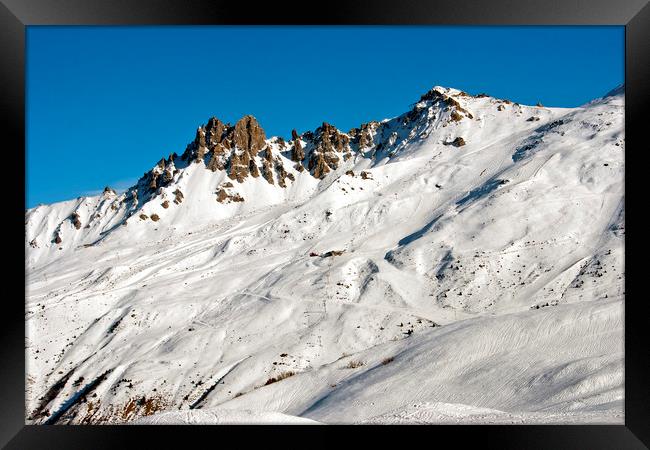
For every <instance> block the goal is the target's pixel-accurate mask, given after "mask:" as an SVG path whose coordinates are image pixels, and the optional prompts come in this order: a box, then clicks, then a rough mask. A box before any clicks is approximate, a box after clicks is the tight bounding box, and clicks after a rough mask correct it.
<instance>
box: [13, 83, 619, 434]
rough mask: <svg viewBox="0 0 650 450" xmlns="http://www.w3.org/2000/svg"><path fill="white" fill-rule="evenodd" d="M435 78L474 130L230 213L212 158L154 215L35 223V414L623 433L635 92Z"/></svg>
mask: <svg viewBox="0 0 650 450" xmlns="http://www.w3.org/2000/svg"><path fill="white" fill-rule="evenodd" d="M439 89H441V90H442V91H444V92H446V93H447V94H449V95H452V96H454V98H456V99H457V100H458V101H459V102H460V104H462V107H463V108H465V110H467V111H469V112H470V113H471V116H472V118H469V117H463V118H462V120H460V121H445V120H442V119H443V118H444V117H445V113H444V112H441V111H436V112H435V113H436V114H435V118H434V117H433V116H431V113H430V116H429V117H430V118H431V120H429V121H428V122H426V124H425V125H426V126H424V127H423V128H421V129H418V130H416V131H417V133H416V132H413V133H411V134H409V135H408V136H406V134H405V135H404V136H401V135H400V133H402V131H401V130H400V129H399V128H398V127H397V125H395V130H396V131H395V132H394V133H393V134H392V135H390V137H389V138H388V139H389V143H390V142H391V139H392V142H393V143H394V142H402V143H401V144H395V148H394V149H393V151H392V152H391V153H390V154H386V153H385V152H384V153H382V152H380V151H374V152H371V153H372V154H362V153H357V154H356V155H355V156H354V157H353V158H351V159H349V160H348V161H345V162H344V163H342V165H341V166H340V167H339V168H338V169H337V170H335V171H333V172H331V173H329V174H328V175H327V176H326V177H325V178H324V179H322V180H319V179H316V178H314V177H312V176H311V175H310V174H309V173H307V172H301V173H299V172H297V171H293V172H292V173H294V174H295V181H294V182H292V183H291V184H290V185H289V186H288V187H287V188H286V189H282V188H279V187H277V186H274V185H270V184H269V183H267V182H266V181H265V180H264V179H262V178H255V179H252V178H251V179H247V180H246V181H245V182H244V183H241V184H239V183H238V184H237V186H236V190H237V192H238V193H239V194H241V195H242V196H243V197H244V198H245V201H244V202H237V203H224V204H222V203H218V202H216V201H215V198H214V189H215V188H216V187H217V186H218V185H219V184H220V183H222V182H223V181H227V178H226V174H225V172H223V171H217V172H214V173H213V172H211V171H209V170H205V167H204V166H203V163H200V164H193V165H189V166H188V167H186V168H183V170H181V171H180V173H179V174H176V175H175V179H174V185H173V186H172V187H169V188H165V189H166V190H168V192H167V191H165V190H163V191H164V192H167V195H170V196H171V198H173V194H172V191H173V190H174V189H176V188H179V189H181V190H182V192H183V194H184V200H183V202H182V203H180V204H179V205H172V207H169V208H163V207H161V206H160V201H158V200H156V201H153V200H152V201H150V202H148V203H146V204H144V205H140V206H139V208H141V209H140V210H139V212H138V213H140V212H142V213H145V214H147V215H148V216H151V215H152V214H158V215H159V216H160V220H159V221H157V222H152V221H151V220H141V219H139V217H138V214H135V215H132V216H130V217H128V219H127V215H126V214H125V211H124V210H123V209H120V208H118V207H115V206H111V205H114V204H116V202H115V198H116V197H117V196H116V195H115V194H113V193H111V192H106V193H105V194H103V195H101V196H97V197H86V198H79V199H77V200H72V201H68V202H62V203H56V204H53V205H42V206H39V207H37V208H34V209H31V210H29V211H27V213H26V237H25V246H26V271H27V280H26V282H27V304H26V322H27V344H26V347H27V350H26V351H27V382H26V386H27V411H28V418H27V422H28V423H121V422H129V421H133V420H135V419H138V418H140V417H141V416H149V415H152V414H156V415H153V416H151V417H150V418H147V419H142V420H143V421H144V422H143V423H170V421H172V422H176V423H232V422H267V423H268V422H273V423H296V421H300V420H301V419H299V418H304V419H310V420H313V421H317V422H320V423H450V422H452V423H477V422H478V423H552V422H554V423H558V422H559V423H578V422H590V423H622V422H623V306H624V304H623V296H624V267H623V254H624V253H623V252H624V246H623V240H624V189H623V177H624V146H625V143H624V131H623V95H622V92H614V93H613V94H612V95H609V96H606V97H604V98H602V99H598V100H595V101H593V102H591V103H589V104H587V105H584V106H583V107H580V108H572V109H563V108H545V107H531V106H523V105H517V104H512V103H509V102H503V101H500V100H498V99H494V98H491V97H483V96H478V97H468V96H462V95H459V91H457V90H453V89H442V88H439ZM535 117H536V118H538V120H536V119H534V118H535ZM531 118H533V119H531ZM394 123H397V122H396V119H391V120H390V121H387V122H383V124H384V127H385V129H384V132H386V130H388V131H390V130H391V129H392V128H391V127H393V124H394ZM387 136H388V135H387ZM458 136H461V137H463V139H464V140H465V142H466V145H464V146H461V147H455V146H452V145H445V144H446V143H448V142H450V141H452V140H453V139H455V138H456V137H458ZM399 139H402V140H401V141H399ZM289 165H290V162H289V163H287V164H285V166H289ZM291 170H293V169H291ZM349 170H352V171H353V172H354V175H351V174H346V172H347V171H349ZM361 170H364V171H366V172H367V173H368V174H369V176H367V177H366V178H365V179H364V178H362V177H361V176H360V171H361ZM164 192H163V195H164ZM74 212H76V213H77V214H78V215H79V217H80V221H81V223H82V224H83V225H85V224H86V223H88V224H92V225H90V226H89V227H88V228H85V227H81V228H80V229H76V228H75V227H74V225H73V223H72V222H71V221H70V220H69V219H68V218H69V217H70V215H71V214H73V213H74ZM125 221H126V223H127V226H122V225H121V224H122V223H123V222H125ZM56 232H59V233H60V235H61V236H62V237H63V240H62V242H61V243H60V244H55V243H53V242H51V240H52V235H53V233H56ZM332 250H344V252H343V253H342V254H341V255H338V256H329V257H324V254H325V253H326V252H328V251H332ZM310 252H314V253H318V254H319V255H320V256H310ZM273 378H275V379H276V380H277V381H275V382H274V380H273ZM278 379H279V380H278ZM174 411H175V412H174ZM229 411H230V413H229ZM157 414H162V415H160V416H158V415H157ZM292 416H294V417H292ZM295 416H298V417H295Z"/></svg>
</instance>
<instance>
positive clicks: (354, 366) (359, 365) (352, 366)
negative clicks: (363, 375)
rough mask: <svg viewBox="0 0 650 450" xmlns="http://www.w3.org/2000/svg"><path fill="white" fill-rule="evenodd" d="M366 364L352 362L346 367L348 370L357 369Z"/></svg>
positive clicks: (356, 361)
mask: <svg viewBox="0 0 650 450" xmlns="http://www.w3.org/2000/svg"><path fill="white" fill-rule="evenodd" d="M363 364H364V362H363V361H358V360H354V359H353V360H351V361H350V362H349V363H348V365H347V366H345V368H346V369H356V368H357V367H361V366H363Z"/></svg>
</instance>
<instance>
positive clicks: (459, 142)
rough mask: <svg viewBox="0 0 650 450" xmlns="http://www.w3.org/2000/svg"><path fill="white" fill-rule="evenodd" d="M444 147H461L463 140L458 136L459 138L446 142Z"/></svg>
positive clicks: (463, 143)
mask: <svg viewBox="0 0 650 450" xmlns="http://www.w3.org/2000/svg"><path fill="white" fill-rule="evenodd" d="M445 145H453V146H454V147H462V146H463V145H465V139H463V138H462V137H460V136H459V137H457V138H456V139H454V140H453V141H451V142H446V143H445Z"/></svg>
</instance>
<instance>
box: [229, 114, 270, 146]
mask: <svg viewBox="0 0 650 450" xmlns="http://www.w3.org/2000/svg"><path fill="white" fill-rule="evenodd" d="M233 141H234V143H235V145H236V146H237V147H239V148H240V149H242V150H243V151H244V153H248V154H249V155H250V156H255V155H257V153H258V152H259V151H260V150H262V148H264V146H265V145H266V142H265V141H266V135H265V134H264V130H263V129H262V127H261V126H260V124H259V123H258V122H257V119H255V117H253V116H244V117H242V118H241V119H240V120H239V121H238V122H237V123H236V124H235V130H234V134H233Z"/></svg>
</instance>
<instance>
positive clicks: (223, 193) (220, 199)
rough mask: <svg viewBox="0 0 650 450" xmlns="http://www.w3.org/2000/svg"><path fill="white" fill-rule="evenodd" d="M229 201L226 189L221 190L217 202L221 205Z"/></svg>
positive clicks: (218, 192)
mask: <svg viewBox="0 0 650 450" xmlns="http://www.w3.org/2000/svg"><path fill="white" fill-rule="evenodd" d="M227 199H228V193H227V192H226V191H225V190H224V189H219V190H218V191H217V201H218V202H219V203H223V202H224V201H225V200H227Z"/></svg>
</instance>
